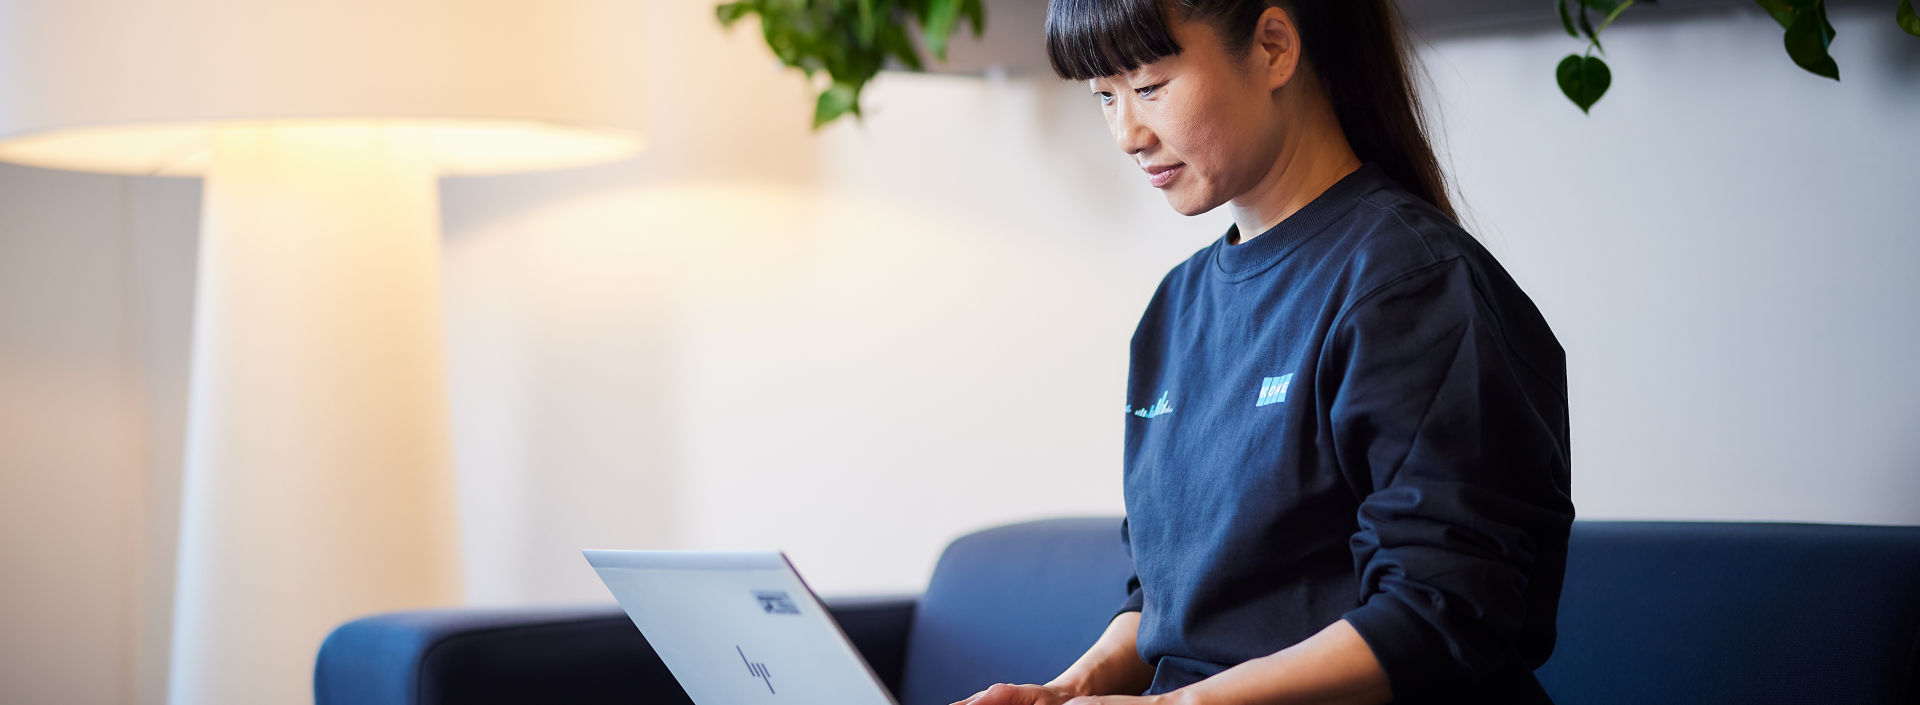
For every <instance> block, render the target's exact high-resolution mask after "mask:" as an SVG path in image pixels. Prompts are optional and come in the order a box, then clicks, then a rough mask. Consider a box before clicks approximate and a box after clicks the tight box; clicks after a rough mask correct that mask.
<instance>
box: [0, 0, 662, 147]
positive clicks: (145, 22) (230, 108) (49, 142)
mask: <svg viewBox="0 0 1920 705" xmlns="http://www.w3.org/2000/svg"><path fill="white" fill-rule="evenodd" d="M647 4H648V3H645V2H630V1H629V2H621V1H619V0H561V1H559V2H532V1H529V0H325V1H324V2H310V1H306V0H299V1H286V2H274V1H262V0H0V160H4V161H9V162H15V163H21V164H29V165H34V166H42V167H48V168H59V169H73V170H81V171H98V172H109V173H130V174H160V175H199V174H203V173H205V171H206V169H207V166H208V161H209V155H210V152H211V145H212V143H213V137H212V134H213V133H214V132H215V131H217V129H218V128H221V127H231V126H235V125H238V124H247V123H255V124H256V126H257V123H260V122H263V121H296V122H303V123H322V124H324V123H337V122H339V121H342V120H351V121H354V122H355V123H356V124H368V123H370V122H374V123H378V124H381V125H385V126H389V127H390V129H392V130H398V131H402V132H405V133H407V135H408V137H409V138H410V139H413V140H414V141H415V142H416V143H419V144H424V145H426V148H427V149H428V150H429V154H430V155H431V156H432V159H433V166H434V168H435V170H436V172H437V173H439V174H447V175H457V174H482V173H496V172H505V171H516V170H525V169H544V168H557V167H566V166H576V165H581V164H588V163H593V162H597V161H604V160H611V159H618V158H621V157H624V156H626V155H629V154H631V153H633V152H635V151H636V150H638V149H639V148H640V147H641V146H642V145H641V141H642V137H641V135H642V134H643V133H644V130H645V127H646V125H645V107H646V102H645V99H646V96H645V75H646V67H645V66H643V65H642V63H643V62H642V61H641V59H642V58H643V52H641V51H638V50H637V49H638V47H637V45H638V44H639V39H638V38H639V36H640V33H639V29H640V27H641V24H640V23H641V22H642V21H643V18H642V15H644V14H645V13H646V10H647V8H646V5H647Z"/></svg>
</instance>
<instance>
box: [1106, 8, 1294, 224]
mask: <svg viewBox="0 0 1920 705" xmlns="http://www.w3.org/2000/svg"><path fill="white" fill-rule="evenodd" d="M1274 12H1277V11H1274ZM1171 14H1177V13H1171ZM1266 20H1267V18H1266V17H1263V18H1262V20H1261V22H1262V24H1266ZM1169 21H1170V22H1171V23H1172V24H1171V25H1170V26H1169V28H1168V29H1169V30H1170V31H1171V32H1172V34H1173V38H1174V41H1176V42H1178V43H1179V44H1180V47H1181V49H1182V51H1181V52H1180V53H1178V54H1174V55H1172V56H1167V57H1165V58H1162V59H1160V60H1159V61H1155V62H1153V63H1150V64H1147V65H1144V66H1141V67H1140V68H1138V69H1136V70H1134V71H1133V72H1131V73H1125V74H1116V75H1113V76H1105V77H1102V78H1095V79H1092V80H1090V81H1088V82H1087V83H1088V86H1089V88H1091V89H1092V91H1093V93H1094V97H1095V98H1096V99H1098V100H1099V101H1100V105H1101V108H1100V109H1101V112H1102V113H1104V114H1105V116H1106V118H1107V128H1108V130H1109V131H1111V132H1112V133H1113V139H1114V142H1115V143H1117V144H1118V145H1119V146H1120V149H1121V151H1124V152H1126V153H1127V154H1128V155H1129V156H1131V157H1133V160H1134V162H1136V163H1137V164H1139V165H1140V167H1141V169H1143V170H1145V171H1146V172H1147V173H1145V174H1143V176H1144V178H1146V179H1147V180H1148V183H1149V184H1151V185H1153V186H1154V187H1156V188H1159V189H1161V190H1162V192H1163V193H1164V194H1165V195H1166V197H1167V203H1168V204H1169V205H1171V206H1173V209H1174V210H1176V211H1179V212H1180V213H1181V214H1183V215H1199V214H1201V213H1205V212H1207V211H1211V210H1213V209H1214V208H1217V207H1219V206H1220V204H1222V203H1226V202H1227V201H1229V200H1233V199H1234V198H1236V197H1238V196H1240V195H1241V194H1245V193H1248V192H1250V191H1252V190H1254V188H1255V187H1256V186H1257V185H1258V184H1259V182H1260V180H1261V179H1262V178H1264V177H1265V176H1266V174H1267V173H1268V171H1269V170H1271V169H1272V167H1273V165H1274V161H1275V159H1276V158H1277V155H1278V152H1279V149H1280V145H1281V139H1280V138H1281V136H1282V135H1283V134H1284V128H1283V125H1282V123H1281V118H1282V116H1281V115H1279V114H1278V111H1277V109H1276V103H1275V100H1274V98H1273V96H1274V89H1275V88H1276V86H1273V85H1272V83H1273V76H1274V75H1275V74H1274V72H1273V71H1270V70H1268V69H1267V68H1266V67H1267V65H1268V64H1269V63H1270V62H1269V61H1268V60H1267V53H1268V52H1267V51H1266V48H1264V47H1262V46H1261V45H1260V44H1258V43H1256V44H1255V45H1254V46H1253V47H1251V49H1250V50H1249V51H1247V52H1243V55H1241V56H1229V55H1228V54H1227V51H1226V48H1225V47H1224V46H1222V45H1221V43H1220V39H1219V37H1218V36H1216V35H1215V32H1214V30H1213V28H1212V27H1211V26H1209V25H1207V24H1206V23H1204V22H1189V21H1185V20H1181V19H1179V18H1178V17H1170V18H1169ZM1289 29H1290V28H1289ZM1283 84H1284V81H1283Z"/></svg>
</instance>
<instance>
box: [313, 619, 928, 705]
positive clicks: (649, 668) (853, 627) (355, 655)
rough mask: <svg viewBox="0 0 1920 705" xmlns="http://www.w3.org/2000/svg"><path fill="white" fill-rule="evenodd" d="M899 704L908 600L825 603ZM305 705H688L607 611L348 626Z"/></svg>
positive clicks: (325, 654)
mask: <svg viewBox="0 0 1920 705" xmlns="http://www.w3.org/2000/svg"><path fill="white" fill-rule="evenodd" d="M826 602H827V607H828V609H829V610H830V611H832V612H833V615H834V618H835V620H836V621H838V622H839V623H840V625H841V629H842V630H843V631H845V632H846V633H847V636H848V638H849V639H850V640H852V641H853V643H854V646H855V648H857V649H859V650H860V652H861V655H862V656H863V657H865V658H866V659H867V662H868V663H869V664H871V665H872V666H873V668H874V671H875V673H876V674H877V675H879V676H880V678H881V680H882V681H883V682H885V683H886V685H887V687H888V689H890V690H892V691H894V692H896V693H897V692H899V682H900V673H901V665H902V664H903V663H904V652H905V650H906V641H907V631H908V629H909V628H910V627H911V624H912V619H913V607H914V604H915V599H914V598H912V597H847V598H830V599H827V600H826ZM313 693H314V702H315V704H316V705H489V704H492V703H528V702H542V703H601V702H623V703H640V704H642V705H681V704H686V705H691V702H692V701H691V700H689V699H688V698H687V695H686V691H684V690H682V689H681V688H680V684H679V682H678V681H675V680H674V679H673V674H672V673H671V672H670V671H668V670H667V667H666V664H663V663H661V662H660V657H659V656H657V655H655V654H654V652H653V647H651V646H649V645H648V644H647V640H646V638H645V637H642V636H641V635H640V630H638V629H635V628H634V626H633V622H632V621H630V620H628V619H627V615H626V613H625V612H623V611H621V610H620V608H619V607H618V606H613V605H609V606H606V607H587V608H543V609H446V610H423V611H414V612H395V613H390V614H382V615H374V616H371V617H365V618H362V619H357V620H354V621H352V622H348V623H346V624H344V625H341V626H340V627H339V628H337V629H335V630H334V631H333V633H332V634H330V635H328V636H327V639H326V641H325V642H323V643H322V644H321V646H320V655H319V658H318V659H317V660H316V661H315V664H314V673H313Z"/></svg>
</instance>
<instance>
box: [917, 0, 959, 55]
mask: <svg viewBox="0 0 1920 705" xmlns="http://www.w3.org/2000/svg"><path fill="white" fill-rule="evenodd" d="M959 20H960V0H929V2H928V3H927V19H926V21H925V22H923V23H922V24H921V27H920V28H921V30H922V32H923V33H924V34H925V39H926V42H927V50H928V51H931V52H933V56H934V58H936V59H939V60H941V61H946V60H947V37H948V35H951V34H953V25H954V23H955V22H958V21H959Z"/></svg>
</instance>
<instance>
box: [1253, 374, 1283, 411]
mask: <svg viewBox="0 0 1920 705" xmlns="http://www.w3.org/2000/svg"><path fill="white" fill-rule="evenodd" d="M1291 384H1293V373H1291V372H1289V373H1287V374H1284V375H1281V376H1279V377H1268V378H1266V379H1263V380H1260V397H1259V398H1258V399H1255V400H1254V402H1253V405H1254V406H1266V405H1268V404H1278V403H1280V402H1283V401H1286V400H1287V387H1288V386H1289V385H1291Z"/></svg>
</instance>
